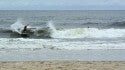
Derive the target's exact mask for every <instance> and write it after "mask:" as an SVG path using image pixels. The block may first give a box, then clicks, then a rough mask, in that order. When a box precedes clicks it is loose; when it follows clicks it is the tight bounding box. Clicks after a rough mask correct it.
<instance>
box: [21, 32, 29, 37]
mask: <svg viewBox="0 0 125 70" xmlns="http://www.w3.org/2000/svg"><path fill="white" fill-rule="evenodd" d="M20 35H21V37H30V35H29V33H21V34H20Z"/></svg>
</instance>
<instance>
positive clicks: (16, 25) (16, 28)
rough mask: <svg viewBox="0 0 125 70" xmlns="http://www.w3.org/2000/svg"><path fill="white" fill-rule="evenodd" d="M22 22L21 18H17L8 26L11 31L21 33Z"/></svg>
mask: <svg viewBox="0 0 125 70" xmlns="http://www.w3.org/2000/svg"><path fill="white" fill-rule="evenodd" d="M24 23H25V22H24V21H23V20H22V19H17V21H16V22H15V23H14V24H12V25H11V26H10V27H11V30H12V31H13V32H17V33H19V34H21V31H22V30H23V28H24V26H25V25H24Z"/></svg>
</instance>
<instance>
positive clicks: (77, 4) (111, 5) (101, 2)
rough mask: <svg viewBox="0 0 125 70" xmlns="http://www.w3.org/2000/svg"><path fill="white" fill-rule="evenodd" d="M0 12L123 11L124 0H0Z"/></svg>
mask: <svg viewBox="0 0 125 70" xmlns="http://www.w3.org/2000/svg"><path fill="white" fill-rule="evenodd" d="M0 10H125V0H0Z"/></svg>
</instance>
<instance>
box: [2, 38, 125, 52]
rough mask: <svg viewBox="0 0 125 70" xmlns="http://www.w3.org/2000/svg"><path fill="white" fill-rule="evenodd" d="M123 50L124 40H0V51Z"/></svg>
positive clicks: (124, 47)
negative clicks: (40, 49) (35, 49)
mask: <svg viewBox="0 0 125 70" xmlns="http://www.w3.org/2000/svg"><path fill="white" fill-rule="evenodd" d="M2 48H5V49H9V48H15V49H26V48H29V49H34V48H42V49H52V50H53V49H67V50H82V49H125V43H124V40H123V41H122V40H112V41H106V40H104V41H100V40H94V41H62V40H61V39H23V38H16V39H13V38H10V39H8V38H0V49H2Z"/></svg>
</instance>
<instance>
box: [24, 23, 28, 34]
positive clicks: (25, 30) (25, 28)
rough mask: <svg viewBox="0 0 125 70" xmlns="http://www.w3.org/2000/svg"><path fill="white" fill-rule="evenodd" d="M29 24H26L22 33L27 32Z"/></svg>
mask: <svg viewBox="0 0 125 70" xmlns="http://www.w3.org/2000/svg"><path fill="white" fill-rule="evenodd" d="M28 25H29V24H27V25H26V26H24V29H23V31H22V33H26V32H27V26H28Z"/></svg>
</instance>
